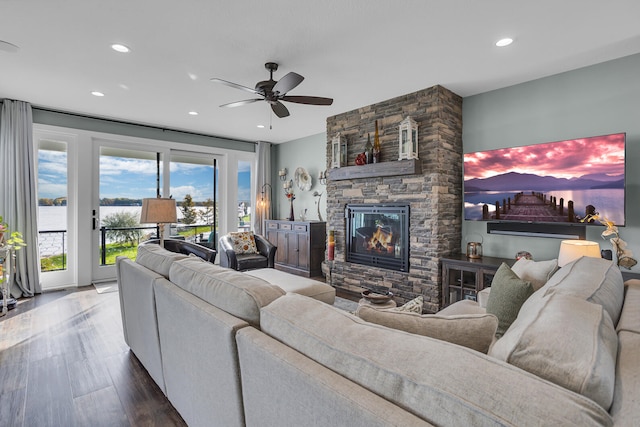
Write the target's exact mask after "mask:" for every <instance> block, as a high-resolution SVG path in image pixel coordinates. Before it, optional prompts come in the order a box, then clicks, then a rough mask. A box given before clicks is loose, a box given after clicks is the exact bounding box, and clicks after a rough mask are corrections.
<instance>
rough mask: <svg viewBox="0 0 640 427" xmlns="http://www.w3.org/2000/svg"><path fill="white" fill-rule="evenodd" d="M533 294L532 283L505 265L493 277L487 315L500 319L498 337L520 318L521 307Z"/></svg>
mask: <svg viewBox="0 0 640 427" xmlns="http://www.w3.org/2000/svg"><path fill="white" fill-rule="evenodd" d="M532 293H533V287H532V286H531V282H526V281H524V280H522V279H520V278H519V277H518V275H517V274H516V273H514V272H513V270H511V268H509V266H508V265H507V264H505V263H502V265H500V267H499V268H498V271H496V274H495V276H493V281H492V282H491V293H489V301H487V313H490V314H493V315H495V316H496V317H497V318H498V330H497V331H496V337H498V338H500V337H501V336H502V335H503V334H504V333H505V332H506V331H507V329H509V326H511V324H512V323H513V321H514V320H516V317H518V312H519V311H520V307H521V306H522V304H524V302H525V301H526V300H527V298H529V297H530V296H531V294H532Z"/></svg>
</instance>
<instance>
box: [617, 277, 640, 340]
mask: <svg viewBox="0 0 640 427" xmlns="http://www.w3.org/2000/svg"><path fill="white" fill-rule="evenodd" d="M616 330H617V331H618V332H621V331H630V332H635V333H636V334H640V280H638V279H632V280H627V281H626V282H625V297H624V306H623V307H622V311H621V312H620V320H618V326H617V329H616Z"/></svg>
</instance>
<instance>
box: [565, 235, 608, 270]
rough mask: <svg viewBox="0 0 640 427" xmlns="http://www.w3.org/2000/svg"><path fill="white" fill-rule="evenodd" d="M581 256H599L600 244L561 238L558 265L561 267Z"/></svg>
mask: <svg viewBox="0 0 640 427" xmlns="http://www.w3.org/2000/svg"><path fill="white" fill-rule="evenodd" d="M582 256H589V257H593V258H600V245H599V244H598V243H597V242H591V241H589V240H563V241H562V242H560V253H559V254H558V267H563V266H565V265H567V264H569V263H570V262H571V261H574V260H576V259H578V258H580V257H582Z"/></svg>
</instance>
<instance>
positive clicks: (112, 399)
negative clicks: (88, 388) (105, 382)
mask: <svg viewBox="0 0 640 427" xmlns="http://www.w3.org/2000/svg"><path fill="white" fill-rule="evenodd" d="M74 406H75V416H76V420H77V422H78V425H80V426H91V427H102V426H104V427H118V426H122V427H129V426H131V425H132V424H130V423H129V420H128V419H127V416H126V414H125V413H124V409H123V408H122V404H121V403H120V399H119V398H118V393H117V392H116V390H115V388H114V387H113V386H109V387H107V388H103V389H101V390H97V391H95V392H92V393H89V394H85V395H84V396H81V397H78V398H76V399H74Z"/></svg>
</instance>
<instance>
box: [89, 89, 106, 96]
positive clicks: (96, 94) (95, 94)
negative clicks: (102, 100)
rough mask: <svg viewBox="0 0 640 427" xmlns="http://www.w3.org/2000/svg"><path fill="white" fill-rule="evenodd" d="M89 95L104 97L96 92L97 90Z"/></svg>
mask: <svg viewBox="0 0 640 427" xmlns="http://www.w3.org/2000/svg"><path fill="white" fill-rule="evenodd" d="M91 95H93V96H104V93H102V92H98V91H97V90H94V91H93V92H91Z"/></svg>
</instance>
